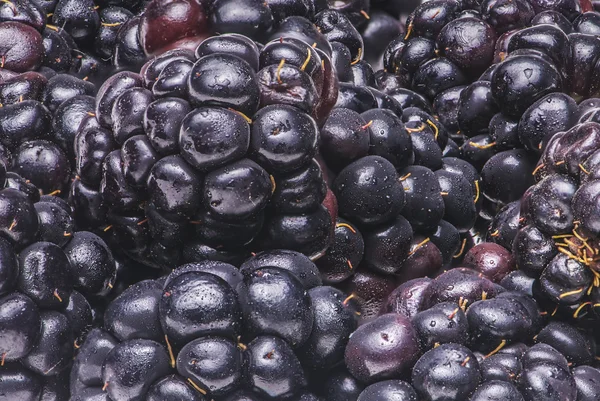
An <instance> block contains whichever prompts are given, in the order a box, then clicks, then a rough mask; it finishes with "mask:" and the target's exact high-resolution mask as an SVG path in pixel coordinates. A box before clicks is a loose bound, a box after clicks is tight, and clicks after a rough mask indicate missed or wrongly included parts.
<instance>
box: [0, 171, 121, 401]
mask: <svg viewBox="0 0 600 401" xmlns="http://www.w3.org/2000/svg"><path fill="white" fill-rule="evenodd" d="M9 174H10V173H9ZM3 176H4V174H3ZM11 180H12V181H13V182H14V181H15V180H14V177H13V178H7V179H6V180H5V179H4V178H3V177H2V181H3V182H6V184H5V188H4V189H2V190H0V227H1V228H0V232H1V238H0V394H1V396H2V397H4V399H7V400H8V399H11V400H17V399H18V400H22V401H34V400H40V399H43V400H67V399H68V398H69V393H70V392H69V386H68V377H69V371H70V367H71V363H72V359H73V357H74V354H75V352H76V349H77V348H79V347H80V346H81V343H82V342H83V338H84V337H85V335H86V333H87V332H88V331H89V330H90V328H91V327H92V324H93V320H94V318H95V317H96V316H95V315H96V312H95V309H93V307H92V305H91V304H93V303H94V301H96V300H101V299H104V298H105V297H106V296H107V295H108V294H109V293H110V291H111V289H112V287H113V283H114V282H115V279H116V263H115V260H114V259H113V256H112V253H111V251H110V249H109V248H108V246H107V245H106V243H104V241H103V240H102V239H101V238H100V237H98V236H96V235H95V234H93V233H91V232H87V231H77V230H75V227H74V222H73V218H72V216H71V214H72V211H71V208H70V206H69V205H68V204H67V203H66V202H65V201H64V200H63V199H61V198H59V197H57V196H50V195H43V196H41V197H40V196H39V192H37V191H38V190H37V189H36V188H35V187H33V186H32V184H25V183H24V182H23V184H24V185H28V186H29V188H30V189H32V190H33V191H34V192H32V193H25V192H22V191H20V190H19V189H16V188H13V187H11V185H10V184H9V181H11ZM32 194H37V198H38V201H32V200H31V199H30V196H31V195H32ZM40 397H41V398H40Z"/></svg>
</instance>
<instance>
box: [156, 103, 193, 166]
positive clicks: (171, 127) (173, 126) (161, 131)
mask: <svg viewBox="0 0 600 401" xmlns="http://www.w3.org/2000/svg"><path fill="white" fill-rule="evenodd" d="M191 110H192V108H191V106H190V104H189V103H188V102H187V101H185V100H183V99H179V98H164V99H158V100H155V101H154V102H152V103H150V105H149V106H148V108H147V109H146V114H145V115H144V131H145V132H146V135H147V136H148V138H149V139H150V142H151V143H152V146H153V147H154V149H155V150H156V152H157V153H159V154H160V155H162V156H166V155H171V154H175V153H177V152H178V151H179V145H178V144H179V142H178V141H179V139H178V138H179V135H180V128H181V126H182V121H183V119H184V118H185V116H186V115H187V114H188V113H189V112H190V111H191ZM184 153H187V152H186V151H185V150H184V151H183V152H182V155H183V154H184Z"/></svg>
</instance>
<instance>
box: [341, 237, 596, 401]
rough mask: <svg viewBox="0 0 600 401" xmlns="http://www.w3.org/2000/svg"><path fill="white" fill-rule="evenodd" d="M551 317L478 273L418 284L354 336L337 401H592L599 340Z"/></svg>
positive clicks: (457, 272) (463, 271) (456, 272)
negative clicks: (348, 379)
mask: <svg viewBox="0 0 600 401" xmlns="http://www.w3.org/2000/svg"><path fill="white" fill-rule="evenodd" d="M474 249H475V248H474ZM479 266H480V267H481V264H479ZM548 318H549V315H545V314H544V313H542V311H541V310H540V309H539V307H538V305H537V303H536V301H535V300H534V299H533V298H532V297H531V296H530V295H527V294H525V293H523V292H517V291H507V290H506V289H505V288H503V287H502V286H500V285H498V284H495V283H493V282H492V281H490V280H489V279H487V278H485V277H481V275H480V273H478V272H477V271H476V270H473V269H469V268H456V269H452V270H450V271H448V272H446V273H443V274H441V275H440V276H438V277H436V278H435V279H433V280H432V279H415V280H411V281H409V282H407V283H405V284H403V285H402V286H400V287H399V288H398V289H397V290H396V291H395V292H394V294H393V295H392V296H390V298H389V299H388V302H387V303H386V305H385V307H384V308H383V309H382V310H381V312H380V316H379V317H377V318H376V319H374V320H372V321H371V322H368V323H366V324H364V325H362V326H360V327H359V328H358V329H357V330H356V332H354V333H353V334H352V336H351V337H350V340H349V342H348V345H347V347H346V353H345V364H346V366H347V368H348V371H349V372H350V373H351V374H352V376H353V377H354V378H355V380H357V381H358V383H357V382H355V383H354V387H353V389H352V390H351V391H350V392H348V393H347V394H346V398H333V399H336V400H337V399H352V400H359V401H375V400H379V401H388V400H389V401H392V400H414V401H416V400H471V401H484V400H485V401H489V400H499V399H502V400H511V401H513V400H515V401H517V400H518V401H522V400H523V401H525V400H527V401H530V400H536V399H540V397H541V398H542V399H548V400H559V399H560V400H567V399H568V400H593V399H595V397H596V396H597V392H598V390H600V380H599V379H600V370H598V369H597V368H595V367H593V365H594V364H595V359H594V356H595V342H594V340H593V338H591V337H590V336H589V335H588V334H586V333H584V332H581V331H580V330H578V329H577V328H576V327H575V326H573V325H570V324H568V323H565V322H558V321H549V320H548ZM365 386H366V387H365ZM346 387H347V388H348V387H349V386H346Z"/></svg>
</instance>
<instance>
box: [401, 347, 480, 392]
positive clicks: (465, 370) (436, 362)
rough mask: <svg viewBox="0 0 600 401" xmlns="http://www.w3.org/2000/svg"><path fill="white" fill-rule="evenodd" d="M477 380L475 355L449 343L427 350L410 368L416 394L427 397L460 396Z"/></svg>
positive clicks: (470, 389)
mask: <svg viewBox="0 0 600 401" xmlns="http://www.w3.org/2000/svg"><path fill="white" fill-rule="evenodd" d="M465 361H466V362H465ZM479 380H480V373H479V364H478V363H477V358H475V355H473V353H472V352H471V351H470V350H469V349H468V348H466V347H464V346H462V345H458V344H452V343H449V344H442V345H440V346H439V347H437V348H434V349H432V350H430V351H427V352H426V353H425V354H424V355H423V356H422V357H421V358H420V359H419V360H418V361H417V363H416V364H415V367H414V368H413V371H412V383H413V386H414V387H415V389H416V390H417V393H418V394H419V395H420V396H421V397H424V398H426V399H429V400H439V401H441V400H449V399H464V398H466V397H467V396H468V394H469V393H470V392H471V391H473V390H474V389H475V387H476V386H477V384H478V382H479Z"/></svg>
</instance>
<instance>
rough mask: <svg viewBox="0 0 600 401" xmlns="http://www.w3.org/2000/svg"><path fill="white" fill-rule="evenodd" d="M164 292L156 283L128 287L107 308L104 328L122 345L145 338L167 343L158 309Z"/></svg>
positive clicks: (147, 281)
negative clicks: (128, 341) (125, 342)
mask: <svg viewBox="0 0 600 401" xmlns="http://www.w3.org/2000/svg"><path fill="white" fill-rule="evenodd" d="M161 295H162V288H161V287H160V285H159V284H158V283H157V282H155V281H152V280H144V281H140V282H139V283H136V284H134V285H132V286H131V287H128V288H127V289H126V290H125V291H123V292H122V293H121V294H120V295H119V296H118V297H117V298H115V299H114V300H113V301H112V302H111V303H110V304H109V305H108V307H107V308H106V311H105V313H104V326H105V328H106V330H107V331H108V332H109V333H110V334H112V335H113V336H115V337H116V338H117V339H118V340H119V341H127V340H133V339H136V338H143V339H147V340H154V341H163V340H164V335H163V334H162V327H161V324H160V320H159V317H158V307H159V303H160V296H161Z"/></svg>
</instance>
